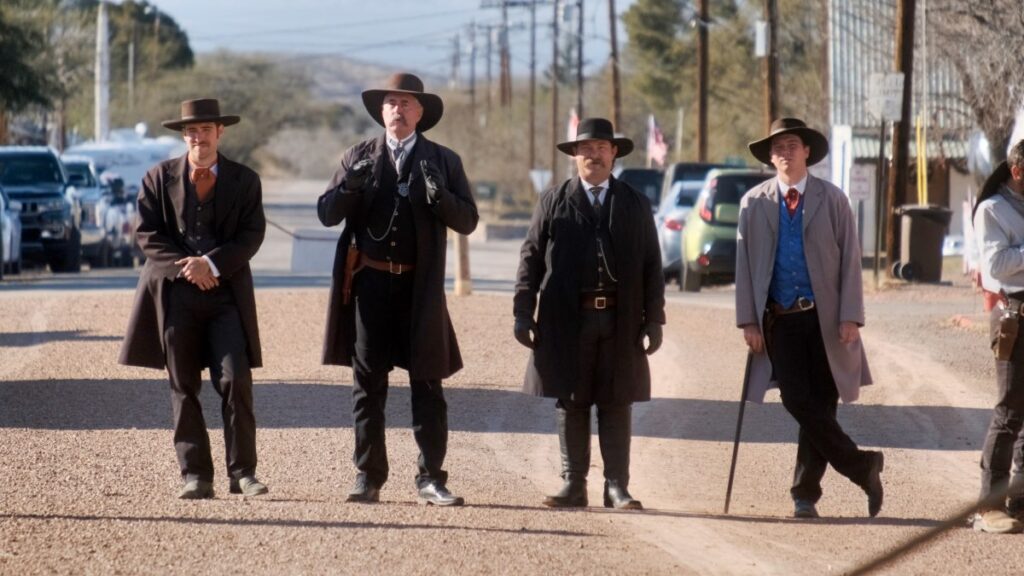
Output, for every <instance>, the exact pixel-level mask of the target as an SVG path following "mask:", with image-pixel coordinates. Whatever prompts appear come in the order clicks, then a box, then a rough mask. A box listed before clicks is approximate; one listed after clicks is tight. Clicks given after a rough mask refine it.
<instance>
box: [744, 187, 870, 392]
mask: <svg viewBox="0 0 1024 576" xmlns="http://www.w3.org/2000/svg"><path fill="white" fill-rule="evenodd" d="M803 203H804V215H803V233H804V257H805V258H806V260H807V271H808V273H809V274H810V277H811V290H812V291H813V292H814V303H815V306H816V308H817V310H818V322H819V324H820V326H821V337H822V340H824V342H825V352H826V355H827V356H828V363H829V366H830V367H831V368H832V376H833V378H834V379H835V382H836V388H837V389H838V390H839V396H840V398H842V399H843V402H853V401H854V400H856V399H857V397H858V396H859V394H860V387H861V386H866V385H868V384H871V371H870V370H869V369H868V361H867V356H866V355H865V353H864V345H863V341H862V340H860V339H858V340H857V341H856V342H854V343H853V344H843V343H841V342H840V341H839V323H840V322H855V323H856V324H857V325H859V326H863V325H864V293H863V286H862V285H861V257H860V245H859V243H858V239H857V229H856V225H855V222H854V219H853V211H852V210H850V202H849V200H848V199H847V197H846V194H843V191H842V190H840V189H839V188H837V187H836V186H834V185H833V184H831V183H830V182H826V181H824V180H821V179H818V178H815V177H814V176H811V175H808V176H807V187H806V189H805V190H804V201H803ZM778 244H779V194H778V179H777V178H772V179H770V180H766V181H765V182H763V183H761V184H759V185H757V186H755V187H754V188H752V189H751V190H750V191H749V192H747V193H746V195H744V196H743V199H742V200H741V201H740V214H739V226H738V229H737V236H736V325H737V326H745V325H748V324H757V325H758V326H759V327H761V330H762V334H763V333H764V326H763V325H762V324H763V319H764V311H765V308H766V307H767V304H768V291H769V289H770V287H771V282H772V273H773V272H774V269H775V251H776V248H777V246H778ZM775 387H778V383H777V382H775V381H773V380H772V367H771V360H770V359H769V358H768V355H767V354H765V353H762V354H756V355H754V359H753V362H752V364H751V376H750V389H749V393H748V394H747V400H750V401H751V402H762V401H764V395H765V392H767V391H768V389H769V388H775Z"/></svg>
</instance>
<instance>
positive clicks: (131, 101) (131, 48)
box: [128, 18, 135, 111]
mask: <svg viewBox="0 0 1024 576" xmlns="http://www.w3.org/2000/svg"><path fill="white" fill-rule="evenodd" d="M128 109H129V110H133V111H134V110H135V18H132V37H131V39H130V40H129V41H128Z"/></svg>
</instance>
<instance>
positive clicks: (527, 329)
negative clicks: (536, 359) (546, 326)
mask: <svg viewBox="0 0 1024 576" xmlns="http://www.w3.org/2000/svg"><path fill="white" fill-rule="evenodd" d="M513 331H514V334H515V336H516V340H518V341H519V343H520V344H522V345H523V346H526V347H527V348H529V349H530V350H533V349H534V348H536V347H537V323H536V322H534V321H533V318H516V324H515V327H514V328H513ZM531 333H532V336H533V337H532V338H531V337H530V336H531Z"/></svg>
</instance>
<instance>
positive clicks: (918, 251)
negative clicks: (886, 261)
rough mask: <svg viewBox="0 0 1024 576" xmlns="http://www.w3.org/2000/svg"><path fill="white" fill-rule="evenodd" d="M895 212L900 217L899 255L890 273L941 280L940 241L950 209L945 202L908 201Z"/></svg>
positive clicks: (947, 221)
mask: <svg viewBox="0 0 1024 576" xmlns="http://www.w3.org/2000/svg"><path fill="white" fill-rule="evenodd" d="M896 213H897V214H898V215H899V216H900V217H901V220H900V259H899V262H898V263H896V265H895V266H893V275H894V276H896V277H898V278H902V279H904V280H911V281H914V282H940V281H941V280H942V242H943V240H944V239H945V237H946V231H947V230H948V229H949V220H950V218H951V217H952V216H953V211H952V210H950V209H949V208H946V207H944V206H933V205H925V204H909V205H905V206H900V207H899V208H897V209H896Z"/></svg>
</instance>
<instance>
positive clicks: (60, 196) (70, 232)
mask: <svg viewBox="0 0 1024 576" xmlns="http://www.w3.org/2000/svg"><path fill="white" fill-rule="evenodd" d="M0 186H3V187H4V189H5V190H6V191H7V194H8V195H9V196H10V198H11V199H12V200H17V201H19V202H21V211H20V212H19V216H20V219H21V250H22V256H23V257H24V258H25V259H26V260H29V259H33V260H39V261H42V262H46V263H48V264H49V265H50V269H51V270H53V271H54V272H78V271H79V270H80V269H81V263H82V236H81V231H80V229H79V223H80V219H81V210H79V209H78V207H77V200H76V198H75V195H76V194H75V188H74V186H71V185H70V184H68V178H67V174H66V173H65V172H64V166H63V165H62V164H61V162H60V159H58V158H57V153H56V152H55V151H54V150H53V149H51V148H47V147H44V146H3V147H0Z"/></svg>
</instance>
